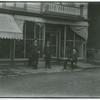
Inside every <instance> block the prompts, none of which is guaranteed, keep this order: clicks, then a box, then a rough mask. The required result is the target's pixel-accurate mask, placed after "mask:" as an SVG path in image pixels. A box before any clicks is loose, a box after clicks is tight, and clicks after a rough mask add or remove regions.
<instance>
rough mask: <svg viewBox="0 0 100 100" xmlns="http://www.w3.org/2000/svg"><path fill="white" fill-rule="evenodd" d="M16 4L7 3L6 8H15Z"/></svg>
mask: <svg viewBox="0 0 100 100" xmlns="http://www.w3.org/2000/svg"><path fill="white" fill-rule="evenodd" d="M14 4H15V3H6V6H7V7H14Z"/></svg>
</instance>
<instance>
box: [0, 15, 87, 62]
mask: <svg viewBox="0 0 100 100" xmlns="http://www.w3.org/2000/svg"><path fill="white" fill-rule="evenodd" d="M13 17H14V20H15V22H16V24H17V27H19V30H21V32H22V33H23V34H22V33H21V32H20V34H21V35H20V36H19V35H18V36H16V37H14V36H12V35H11V36H12V37H10V36H9V38H8V37H7V38H5V39H4V37H3V38H2V37H1V36H0V37H1V39H0V44H1V46H0V59H11V58H13V61H24V62H27V60H28V53H29V52H30V45H31V43H32V42H33V40H34V39H38V42H39V47H40V51H41V52H40V58H43V52H44V46H45V44H46V42H47V40H49V41H50V43H51V46H52V58H53V59H61V58H67V57H68V54H69V52H68V49H69V48H70V49H72V48H73V47H75V48H77V49H78V51H79V56H80V58H84V57H85V53H86V41H87V36H88V30H87V29H88V23H87V22H80V23H75V22H74V23H73V22H64V21H59V20H58V21H54V20H52V19H50V20H47V19H44V18H38V17H28V16H19V15H15V16H13ZM14 28H15V27H14ZM14 30H15V29H14ZM17 33H19V32H17ZM5 37H6V36H5ZM11 40H13V41H11Z"/></svg>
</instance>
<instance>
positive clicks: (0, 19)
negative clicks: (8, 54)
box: [0, 14, 23, 39]
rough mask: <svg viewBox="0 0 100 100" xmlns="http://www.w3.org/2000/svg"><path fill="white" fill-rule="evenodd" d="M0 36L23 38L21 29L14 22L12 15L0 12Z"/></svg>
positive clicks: (4, 37)
mask: <svg viewBox="0 0 100 100" xmlns="http://www.w3.org/2000/svg"><path fill="white" fill-rule="evenodd" d="M0 38H2V39H23V34H22V31H21V30H20V28H19V27H18V25H17V24H16V22H15V20H14V18H13V16H11V15H8V14H0Z"/></svg>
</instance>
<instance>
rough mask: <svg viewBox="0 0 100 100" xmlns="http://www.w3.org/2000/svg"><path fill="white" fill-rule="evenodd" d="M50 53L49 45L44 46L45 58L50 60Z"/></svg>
mask: <svg viewBox="0 0 100 100" xmlns="http://www.w3.org/2000/svg"><path fill="white" fill-rule="evenodd" d="M51 54H52V50H51V46H49V47H47V46H46V47H45V49H44V55H45V60H50V59H51Z"/></svg>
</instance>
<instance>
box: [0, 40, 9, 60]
mask: <svg viewBox="0 0 100 100" xmlns="http://www.w3.org/2000/svg"><path fill="white" fill-rule="evenodd" d="M9 57H10V40H5V39H0V58H9Z"/></svg>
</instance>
